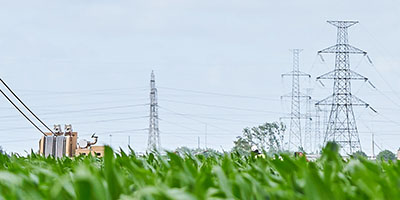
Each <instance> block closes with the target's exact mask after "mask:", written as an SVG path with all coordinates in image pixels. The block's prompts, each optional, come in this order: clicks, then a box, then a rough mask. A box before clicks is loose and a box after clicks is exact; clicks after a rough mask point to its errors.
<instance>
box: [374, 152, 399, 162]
mask: <svg viewBox="0 0 400 200" xmlns="http://www.w3.org/2000/svg"><path fill="white" fill-rule="evenodd" d="M376 159H377V160H382V159H383V160H384V161H389V160H396V155H395V154H394V153H393V152H391V151H389V150H383V151H381V152H379V154H378V155H377V156H376Z"/></svg>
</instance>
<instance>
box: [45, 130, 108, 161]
mask: <svg viewBox="0 0 400 200" xmlns="http://www.w3.org/2000/svg"><path fill="white" fill-rule="evenodd" d="M92 138H94V142H90V141H87V140H81V141H80V143H79V145H78V133H77V132H73V131H72V126H71V125H65V128H64V132H63V131H62V130H61V126H60V125H54V134H53V133H45V136H42V138H41V139H40V141H39V153H40V154H41V155H44V156H54V157H56V158H60V157H63V156H67V157H74V156H77V155H89V154H91V155H93V156H98V157H102V156H103V155H104V146H93V145H95V144H96V143H97V136H95V134H93V135H92Z"/></svg>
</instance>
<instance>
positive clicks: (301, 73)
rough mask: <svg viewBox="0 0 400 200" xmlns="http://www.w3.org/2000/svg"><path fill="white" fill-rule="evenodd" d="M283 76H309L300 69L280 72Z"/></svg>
mask: <svg viewBox="0 0 400 200" xmlns="http://www.w3.org/2000/svg"><path fill="white" fill-rule="evenodd" d="M285 76H306V77H309V78H311V75H310V74H307V73H304V72H300V71H298V72H296V71H292V72H289V73H285V74H282V77H285Z"/></svg>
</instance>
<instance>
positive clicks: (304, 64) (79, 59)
mask: <svg viewBox="0 0 400 200" xmlns="http://www.w3.org/2000/svg"><path fill="white" fill-rule="evenodd" d="M399 8H400V3H399V2H398V1H395V0H381V1H365V0H364V1H361V0H357V1H347V0H336V1H329V2H328V1H321V0H314V1H295V0H293V1H265V0H263V1H261V0H258V1H257V0H254V1H225V0H220V1H215V0H212V1H211V0H210V1H208V0H201V1H190V0H182V1H165V0H163V1H161V0H160V1H124V0H114V1H99V0H97V1H89V0H88V1H82V0H79V1H78V0H69V1H28V0H25V1H1V4H0V27H1V29H0V76H1V78H3V79H4V80H5V81H6V82H7V83H8V84H9V85H10V86H11V87H12V88H14V89H15V91H16V92H17V94H19V95H20V96H21V98H22V99H23V100H24V101H25V103H26V104H27V105H29V106H30V107H31V108H32V110H33V111H35V112H36V113H37V114H38V115H39V116H40V117H41V118H42V119H43V121H45V122H46V123H47V124H49V125H53V124H69V123H71V124H72V125H73V128H74V130H75V131H77V132H79V135H80V136H81V137H82V138H85V137H86V138H87V137H89V136H90V135H91V134H92V133H93V132H96V133H97V134H98V135H99V136H100V138H99V139H100V143H101V144H110V143H111V145H112V146H113V147H114V148H118V147H122V148H124V149H126V146H127V145H128V138H129V137H130V145H131V146H132V147H133V148H134V149H135V150H137V151H144V150H145V148H146V145H147V130H145V129H146V128H148V117H147V116H148V115H149V108H148V105H145V104H147V103H149V79H150V73H151V70H155V74H156V84H157V86H158V90H159V105H160V109H159V111H160V130H161V143H162V146H163V147H164V148H167V149H174V148H176V147H178V146H188V147H197V145H198V141H199V138H200V145H201V147H204V146H205V132H206V130H207V145H208V147H212V148H215V149H218V150H221V149H225V150H229V149H230V148H231V147H232V145H233V140H234V139H235V137H237V136H239V135H241V131H242V129H243V128H244V127H247V126H256V125H259V124H261V123H263V122H267V121H268V122H272V121H278V120H279V118H280V117H282V116H284V115H285V113H287V112H289V110H288V108H289V102H287V101H281V99H280V96H281V95H283V94H285V93H288V92H289V91H290V80H288V79H284V80H282V78H281V74H282V73H285V72H288V71H290V70H291V63H292V60H291V53H290V51H289V49H293V48H301V49H304V51H303V52H302V54H301V68H302V71H304V72H307V73H310V74H312V75H313V78H312V80H310V81H308V80H303V82H302V87H303V88H306V87H311V88H314V89H313V98H314V99H315V100H319V99H323V98H324V97H326V96H328V95H329V94H330V93H331V92H332V83H331V82H329V81H326V82H324V84H325V85H326V86H325V88H324V87H322V86H321V85H320V84H319V83H316V82H315V77H316V76H317V75H320V74H322V73H325V72H328V71H330V70H332V69H333V66H334V60H333V56H329V55H326V56H324V58H325V63H323V62H322V61H321V60H320V59H319V57H317V56H316V52H317V51H318V50H320V49H323V48H325V47H328V46H331V45H333V44H335V41H336V29H335V28H334V27H333V26H331V25H329V24H327V23H326V21H327V20H359V21H360V24H357V25H355V26H354V27H352V28H351V29H349V39H350V43H351V44H353V45H354V46H356V47H359V48H361V49H363V50H365V51H367V52H368V53H369V55H370V57H371V59H372V60H373V65H371V64H369V63H368V62H367V60H366V59H365V58H364V57H362V56H354V57H351V59H352V68H353V69H354V70H355V71H357V72H359V73H361V74H363V75H365V76H367V77H369V78H370V80H371V81H372V82H373V83H374V85H375V86H376V87H377V89H373V88H372V87H370V86H369V85H368V84H365V83H354V84H353V93H354V94H356V95H358V97H360V98H361V99H363V100H365V101H367V102H368V103H370V104H371V106H373V107H374V108H375V109H376V110H378V114H374V113H373V112H371V111H370V110H368V109H365V108H356V109H355V112H356V116H357V124H358V127H359V131H360V138H361V143H362V147H363V150H364V151H365V152H366V153H367V154H371V134H372V132H374V133H375V138H376V143H377V144H378V145H379V147H380V148H382V149H390V150H392V151H396V150H397V149H398V148H399V147H400V144H399V141H400V135H399V133H398V130H399V128H400V127H399V126H400V117H399V116H398V113H399V111H400V94H399V92H400V88H399V84H400V80H399V78H398V77H399V75H400V69H399V67H398V66H399V64H400V57H399V56H398V55H397V54H398V53H397V51H398V44H399V43H400V38H399V37H398V36H399V35H400V20H399V19H400V16H399V13H400V9H399ZM235 95H237V96H235ZM0 135H1V138H0V145H1V146H2V147H3V148H5V149H6V150H7V151H14V152H19V153H23V152H24V151H25V150H27V151H29V150H30V149H31V148H32V149H34V150H35V151H36V150H37V149H38V140H39V138H40V136H41V134H40V133H39V132H38V131H37V130H35V129H34V128H33V127H32V126H31V125H30V124H29V123H28V122H27V121H26V120H25V119H24V118H23V117H22V116H20V115H19V113H17V111H16V110H15V109H14V108H12V106H11V105H10V104H9V103H8V102H7V101H6V100H5V99H4V98H1V100H0ZM110 135H112V136H110ZM378 150H379V149H378Z"/></svg>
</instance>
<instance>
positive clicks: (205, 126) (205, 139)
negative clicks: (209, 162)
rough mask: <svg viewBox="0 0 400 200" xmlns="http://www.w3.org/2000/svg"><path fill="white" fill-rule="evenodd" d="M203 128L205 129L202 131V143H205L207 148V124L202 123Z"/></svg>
mask: <svg viewBox="0 0 400 200" xmlns="http://www.w3.org/2000/svg"><path fill="white" fill-rule="evenodd" d="M204 129H205V132H204V134H205V135H204V144H205V146H206V150H207V124H204Z"/></svg>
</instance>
